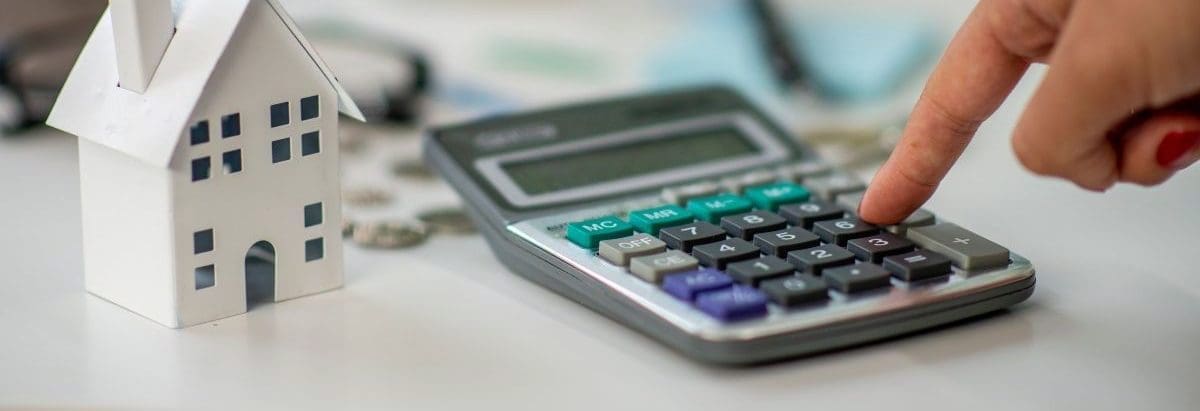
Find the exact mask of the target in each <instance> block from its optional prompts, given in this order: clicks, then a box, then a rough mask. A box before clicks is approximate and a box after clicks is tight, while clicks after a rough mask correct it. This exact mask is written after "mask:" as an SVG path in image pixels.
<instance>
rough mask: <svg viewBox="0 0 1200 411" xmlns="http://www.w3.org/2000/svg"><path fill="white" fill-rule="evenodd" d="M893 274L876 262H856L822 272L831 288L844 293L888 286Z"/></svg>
mask: <svg viewBox="0 0 1200 411" xmlns="http://www.w3.org/2000/svg"><path fill="white" fill-rule="evenodd" d="M891 277H892V274H891V273H889V272H888V271H887V270H884V269H883V267H880V266H877V265H875V264H866V263H864V264H855V265H847V266H843V267H837V268H830V269H828V270H825V272H824V273H821V278H824V279H825V282H827V283H829V288H832V289H834V290H838V291H841V292H843V293H847V294H849V293H857V292H859V291H866V290H872V289H876V288H879V287H886V286H888V285H890V284H891Z"/></svg>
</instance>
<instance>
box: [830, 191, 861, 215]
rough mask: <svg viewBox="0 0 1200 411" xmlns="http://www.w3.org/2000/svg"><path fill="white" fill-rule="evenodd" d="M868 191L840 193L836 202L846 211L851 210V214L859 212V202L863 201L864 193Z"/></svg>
mask: <svg viewBox="0 0 1200 411" xmlns="http://www.w3.org/2000/svg"><path fill="white" fill-rule="evenodd" d="M866 193H867V192H866V191H859V192H855V193H844V194H838V196H837V201H835V203H837V205H839V206H841V207H842V208H844V209H846V211H849V212H850V214H858V203H861V202H862V199H863V194H866Z"/></svg>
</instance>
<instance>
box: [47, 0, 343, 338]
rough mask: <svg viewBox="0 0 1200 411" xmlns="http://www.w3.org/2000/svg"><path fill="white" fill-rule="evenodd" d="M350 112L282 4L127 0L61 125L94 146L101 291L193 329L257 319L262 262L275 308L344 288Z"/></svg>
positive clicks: (69, 91) (88, 169) (75, 79)
mask: <svg viewBox="0 0 1200 411" xmlns="http://www.w3.org/2000/svg"><path fill="white" fill-rule="evenodd" d="M338 112H341V113H345V114H347V115H349V116H351V117H354V118H356V119H359V120H361V119H362V114H361V113H360V112H359V110H358V108H357V107H356V106H355V105H354V102H353V101H351V100H350V99H349V97H348V96H347V95H346V93H345V91H344V90H343V89H342V87H341V86H340V85H339V84H338V82H337V80H336V79H335V78H334V76H333V74H332V73H331V72H330V70H329V68H328V67H326V65H325V63H324V62H322V61H321V59H320V57H318V56H317V54H316V52H315V51H314V50H313V49H312V46H310V45H309V43H308V42H307V41H306V40H305V39H304V37H303V36H301V34H300V32H299V31H298V29H297V27H296V25H295V23H294V22H293V21H292V19H291V18H290V17H288V15H287V14H286V12H285V11H284V10H283V9H282V8H281V7H280V5H279V3H278V1H277V0H190V1H180V0H176V1H174V2H172V1H170V0H111V2H110V7H109V10H108V12H107V13H105V14H104V16H103V17H102V18H101V19H100V22H99V23H98V24H97V26H96V29H95V31H94V32H93V33H92V35H91V38H90V39H89V40H88V42H87V44H86V46H85V47H84V49H83V51H82V53H81V54H80V56H79V60H78V61H77V62H76V64H75V67H74V69H73V70H72V71H71V74H70V77H69V78H68V80H67V82H66V85H65V86H64V88H63V89H62V92H61V93H60V95H59V98H58V102H57V103H56V105H55V107H54V110H53V112H52V113H51V114H50V118H49V120H48V121H47V123H49V124H50V125H52V126H54V127H56V128H59V129H62V130H64V131H67V132H69V133H71V134H74V135H77V136H79V174H80V184H81V201H82V206H83V253H84V271H85V278H86V280H85V283H86V286H87V290H88V291H89V292H91V293H93V294H95V295H97V296H100V297H102V298H104V299H107V300H109V301H111V302H113V303H116V304H118V305H121V306H123V307H125V308H128V309H129V310H132V311H134V312H137V313H138V314H141V315H143V316H146V317H148V318H150V319H153V320H154V321H157V322H159V323H162V324H164V325H166V326H169V327H186V326H190V325H194V324H199V323H203V322H207V321H211V320H215V319H218V318H222V317H227V316H232V315H236V314H241V313H244V312H246V309H247V289H248V287H247V281H246V278H247V275H246V271H247V270H246V267H247V265H249V264H250V263H249V261H251V257H250V256H251V255H260V254H266V256H265V257H266V258H265V259H264V260H265V261H270V260H271V256H270V254H271V253H272V252H273V261H274V274H273V277H274V278H273V284H274V286H273V289H268V290H267V293H269V294H270V298H269V299H270V300H273V301H281V300H286V299H290V298H295V297H300V296H303V295H307V294H313V293H317V292H321V291H325V290H329V289H333V288H337V287H340V286H341V285H342V240H341V200H340V189H339V185H340V183H339V170H338V144H337V142H338V137H337V130H338V128H337V124H338V123H337V122H338ZM255 261H259V260H255ZM268 273H269V271H268ZM268 275H271V274H268Z"/></svg>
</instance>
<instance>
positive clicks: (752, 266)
mask: <svg viewBox="0 0 1200 411" xmlns="http://www.w3.org/2000/svg"><path fill="white" fill-rule="evenodd" d="M795 271H796V266H794V265H792V264H790V263H788V262H787V261H783V260H781V259H779V258H775V257H771V256H767V257H763V258H756V259H753V260H746V261H742V262H737V263H731V264H729V267H728V268H726V269H725V273H726V274H729V276H730V277H733V279H734V281H737V282H739V283H742V284H749V285H753V286H756V287H757V286H758V283H760V282H762V281H763V280H766V279H770V278H775V277H782V276H785V275H790V274H792V273H794V272H795Z"/></svg>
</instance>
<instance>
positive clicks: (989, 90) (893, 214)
mask: <svg viewBox="0 0 1200 411" xmlns="http://www.w3.org/2000/svg"><path fill="white" fill-rule="evenodd" d="M1018 3H1020V2H1019V1H1017V2H1014V1H983V2H980V3H979V5H978V6H976V7H975V10H974V11H972V12H971V15H970V16H968V17H967V20H966V22H965V23H964V24H963V26H962V28H961V29H960V30H959V32H958V34H956V35H955V36H954V39H953V40H951V42H950V45H949V46H948V47H947V48H946V52H945V54H944V55H943V56H942V59H941V61H940V62H938V65H937V68H935V69H934V72H933V74H932V75H931V76H930V78H929V81H928V83H926V85H925V90H924V91H923V92H922V93H921V98H920V99H919V100H918V101H917V104H916V106H915V107H914V108H913V112H912V114H911V116H910V117H909V121H908V125H907V126H906V127H905V129H904V134H903V136H902V137H901V139H900V143H899V144H898V145H897V146H896V149H895V150H894V151H893V152H892V155H891V157H890V158H889V159H888V161H887V162H886V163H884V165H883V167H882V168H880V169H879V172H878V173H876V174H875V178H874V180H873V181H872V182H871V186H870V188H869V189H868V190H867V192H866V194H865V196H864V197H863V200H862V203H861V205H860V206H859V215H860V216H861V217H862V218H863V219H864V220H866V221H869V222H873V223H877V224H893V223H896V222H898V221H900V220H903V219H904V218H905V217H907V216H908V215H909V214H911V213H912V212H913V211H914V210H916V209H917V208H918V207H920V206H921V204H924V203H925V201H926V200H928V199H929V197H930V196H932V195H933V191H934V189H935V188H937V185H938V183H940V182H941V181H942V178H943V177H945V175H946V172H948V171H949V170H950V167H951V166H952V165H953V164H954V162H955V161H956V160H958V156H959V155H960V154H962V152H963V149H965V148H966V146H967V143H968V142H970V140H971V137H972V136H974V134H975V130H976V129H978V127H979V124H980V123H982V122H983V120H985V119H986V118H987V117H988V116H990V115H991V114H992V112H994V111H996V108H997V107H999V106H1000V103H1002V102H1003V101H1004V98H1005V97H1006V96H1008V93H1009V92H1010V91H1012V88H1013V87H1014V86H1016V83H1017V81H1019V80H1020V78H1021V76H1022V75H1023V74H1024V73H1025V70H1026V69H1027V68H1028V67H1029V58H1027V57H1023V56H1020V55H1018V54H1016V53H1014V52H1013V51H1012V50H1011V49H1012V48H1011V47H1007V46H1006V45H1005V44H1004V43H1003V42H1002V41H1001V39H1002V37H1001V36H1002V34H1001V33H997V32H996V29H995V27H998V24H997V23H996V21H995V19H1001V20H1014V23H1015V22H1017V21H1019V20H1020V18H1019V17H1016V14H1019V13H1022V12H1023V11H1021V10H1013V9H1014V8H1020V6H1014V5H1015V4H1018ZM1006 8H1007V9H1006Z"/></svg>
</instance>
